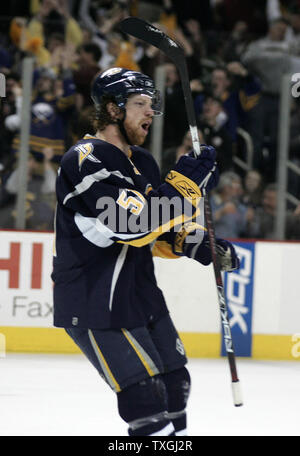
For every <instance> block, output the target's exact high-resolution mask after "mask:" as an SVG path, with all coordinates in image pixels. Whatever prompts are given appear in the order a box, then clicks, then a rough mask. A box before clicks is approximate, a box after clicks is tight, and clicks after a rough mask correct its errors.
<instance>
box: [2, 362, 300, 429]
mask: <svg viewBox="0 0 300 456" xmlns="http://www.w3.org/2000/svg"><path fill="white" fill-rule="evenodd" d="M237 365H238V371H239V377H240V379H241V387H242V392H243V396H244V403H245V405H244V407H240V408H236V407H234V406H233V402H232V396H231V385H230V375H229V368H228V363H227V360H226V359H216V360H211V359H209V360H203V359H191V360H190V361H189V365H188V366H189V370H190V373H191V376H192V392H191V396H190V400H189V405H188V424H189V426H188V430H189V435H191V436H223V435H225V436H227V435H228V436H235V435H236V436H238V435H241V436H273V435H280V436H293V435H300V420H299V411H300V389H299V385H300V363H299V362H296V361H295V362H294V361H286V362H284V361H274V362H271V361H254V360H250V359H238V360H237ZM0 410H1V413H0V435H1V436H101V435H103V436H119V435H127V425H126V423H124V422H123V421H122V420H121V418H119V416H118V413H117V403H116V398H115V395H114V393H112V392H111V390H110V389H109V387H108V386H107V385H106V384H105V383H104V382H103V380H102V379H101V378H100V376H99V375H98V373H97V371H96V370H95V369H94V368H93V367H92V366H91V365H90V364H89V362H88V361H87V360H86V359H85V358H84V357H83V356H82V355H49V354H47V355H42V354H14V353H8V354H7V355H6V357H5V358H2V359H0Z"/></svg>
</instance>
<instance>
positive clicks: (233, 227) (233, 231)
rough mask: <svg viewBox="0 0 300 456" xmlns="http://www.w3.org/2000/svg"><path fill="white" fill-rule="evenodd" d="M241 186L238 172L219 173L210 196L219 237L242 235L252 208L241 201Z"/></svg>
mask: <svg viewBox="0 0 300 456" xmlns="http://www.w3.org/2000/svg"><path fill="white" fill-rule="evenodd" d="M242 192H243V188H242V181H241V178H240V176H239V175H238V174H236V173H234V172H232V171H227V172H225V173H223V174H221V175H220V180H219V184H218V187H217V189H216V192H215V193H213V195H212V196H211V198H210V201H211V209H212V214H213V220H214V225H215V233H216V236H217V237H221V238H225V239H227V238H239V237H243V236H244V235H245V233H246V230H247V224H248V223H249V221H250V220H251V219H252V217H253V209H251V208H247V207H246V206H245V205H244V204H242V203H241V196H242Z"/></svg>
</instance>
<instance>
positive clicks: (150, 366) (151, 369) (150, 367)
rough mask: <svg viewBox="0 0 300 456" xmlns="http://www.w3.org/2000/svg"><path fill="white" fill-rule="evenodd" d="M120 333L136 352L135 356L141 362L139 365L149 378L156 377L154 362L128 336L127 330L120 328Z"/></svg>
mask: <svg viewBox="0 0 300 456" xmlns="http://www.w3.org/2000/svg"><path fill="white" fill-rule="evenodd" d="M122 332H123V334H124V336H125V337H126V339H127V340H128V342H129V343H130V345H131V346H132V348H133V349H134V351H135V352H136V354H137V356H138V357H139V359H140V360H141V363H142V364H143V366H144V367H145V369H146V371H147V372H148V374H149V375H150V377H153V376H154V375H157V374H158V373H159V371H158V369H157V367H156V366H155V364H154V362H153V361H152V359H151V358H150V356H149V355H147V353H146V352H145V351H144V349H143V348H142V347H141V346H140V344H139V343H138V342H137V341H136V340H135V338H134V337H133V336H132V334H130V332H129V331H128V330H127V329H124V328H122Z"/></svg>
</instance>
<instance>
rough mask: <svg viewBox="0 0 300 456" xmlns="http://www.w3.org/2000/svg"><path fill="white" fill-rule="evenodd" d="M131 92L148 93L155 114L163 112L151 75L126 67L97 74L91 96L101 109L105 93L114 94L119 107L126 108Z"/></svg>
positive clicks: (159, 96) (158, 93)
mask: <svg viewBox="0 0 300 456" xmlns="http://www.w3.org/2000/svg"><path fill="white" fill-rule="evenodd" d="M131 94H143V95H148V96H149V97H151V99H152V109H153V111H154V115H156V116H157V115H160V114H162V111H161V95H160V92H159V90H156V89H155V86H154V82H153V81H152V79H150V78H149V76H146V75H145V74H142V73H139V72H138V71H132V70H127V69H125V68H110V69H109V70H106V71H104V72H103V73H100V74H99V75H97V76H96V77H95V79H94V81H93V84H92V92H91V97H92V100H93V102H94V103H95V105H96V108H97V109H99V108H100V106H101V103H102V97H103V95H110V96H113V97H114V99H115V102H116V104H117V105H118V106H119V108H121V109H124V107H125V104H126V102H127V99H128V97H129V96H130V95H131Z"/></svg>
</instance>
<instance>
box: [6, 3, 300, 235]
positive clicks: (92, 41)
mask: <svg viewBox="0 0 300 456" xmlns="http://www.w3.org/2000/svg"><path fill="white" fill-rule="evenodd" d="M6 3H7V4H5V3H3V2H2V3H1V6H0V72H1V73H2V74H4V75H5V77H6V96H5V97H4V98H2V99H1V106H0V108H1V109H0V176H1V183H0V229H1V228H2V229H3V228H14V221H15V216H16V214H15V200H16V194H17V190H18V175H19V170H18V156H19V148H20V127H21V106H22V61H23V58H24V57H25V56H32V57H34V61H35V68H34V73H33V91H32V108H31V114H30V115H31V126H30V137H29V149H30V159H29V163H28V191H27V195H26V228H28V229H36V230H52V229H53V217H54V211H55V176H56V172H57V169H58V167H59V163H60V159H61V157H62V155H63V154H64V153H65V151H66V150H67V149H68V148H69V147H70V146H71V145H72V144H74V143H75V142H76V141H77V140H78V139H80V138H82V137H83V136H84V135H85V134H86V133H90V134H93V133H94V131H93V123H92V119H93V105H92V101H91V98H90V85H91V82H92V80H93V78H94V76H95V75H96V74H97V73H98V72H99V71H104V70H106V69H108V68H110V67H114V66H120V67H124V68H128V69H132V70H137V71H142V72H144V73H146V74H148V75H149V76H151V77H154V75H155V69H156V68H157V66H158V65H163V66H164V68H165V74H166V85H165V92H164V94H163V95H164V112H165V116H164V123H163V125H164V126H163V145H162V146H163V153H162V164H161V171H162V177H164V176H165V175H166V174H167V172H168V171H169V169H171V168H172V166H173V165H174V163H175V162H176V160H178V158H179V157H180V156H181V155H182V154H185V153H187V152H188V151H189V150H190V149H191V148H192V142H191V137H190V134H189V128H188V122H187V118H186V113H185V105H184V98H183V93H182V89H181V83H180V79H179V75H178V73H177V70H176V67H175V66H174V64H173V63H172V62H171V61H170V60H168V58H167V57H166V56H164V55H163V54H162V53H160V52H159V51H158V50H157V49H156V48H154V47H152V46H150V45H146V44H145V43H142V42H140V41H138V40H135V39H133V38H132V37H128V36H125V35H124V34H122V33H121V32H120V30H119V29H118V23H119V21H120V20H122V19H123V18H125V17H127V16H128V15H131V16H138V17H141V18H143V19H145V20H147V21H148V22H151V23H153V24H155V25H157V26H158V27H159V28H161V29H162V30H164V31H165V32H166V33H167V34H168V35H170V36H171V37H172V38H173V39H175V40H176V41H178V42H179V43H180V44H181V45H182V47H183V48H184V51H185V55H186V58H187V63H188V69H189V74H190V78H191V81H190V85H191V90H192V96H193V99H194V104H195V112H196V117H197V123H198V129H199V138H200V139H201V141H202V142H203V143H208V144H211V145H213V146H214V147H215V148H216V149H217V153H218V164H219V169H220V173H221V177H220V182H219V185H218V188H217V189H216V190H215V191H214V192H213V194H212V195H211V205H212V210H213V216H214V220H215V228H216V234H217V236H220V237H225V238H240V237H243V238H265V239H274V238H275V219H276V210H277V186H276V169H277V159H278V116H279V101H280V81H281V76H282V75H283V74H284V73H285V72H287V71H288V72H290V73H299V72H300V71H299V70H300V0H299V1H298V0H243V1H240V0H201V2H200V1H192V0H191V1H187V2H182V1H180V0H151V1H146V0H27V1H26V0H24V1H17V0H11V1H10V2H6ZM299 127H300V103H299V102H298V98H293V100H292V107H291V128H290V160H292V161H293V162H294V163H295V164H296V165H298V166H299V163H300V135H299V130H300V128H299ZM245 138H248V140H247V141H246V140H245ZM149 141H150V138H148V139H147V142H148V144H146V146H149ZM249 141H250V144H251V146H252V149H253V158H252V168H250V169H245V167H241V166H240V165H239V164H238V163H239V160H242V161H245V162H247V150H248V146H249ZM236 159H238V160H236ZM289 185H290V187H291V190H292V191H293V193H294V195H295V196H296V198H298V199H300V186H299V179H296V178H291V179H290V184H289ZM286 239H298V240H299V239H300V205H299V206H297V207H296V208H295V206H293V207H292V206H291V207H289V208H288V211H287V214H286Z"/></svg>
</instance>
